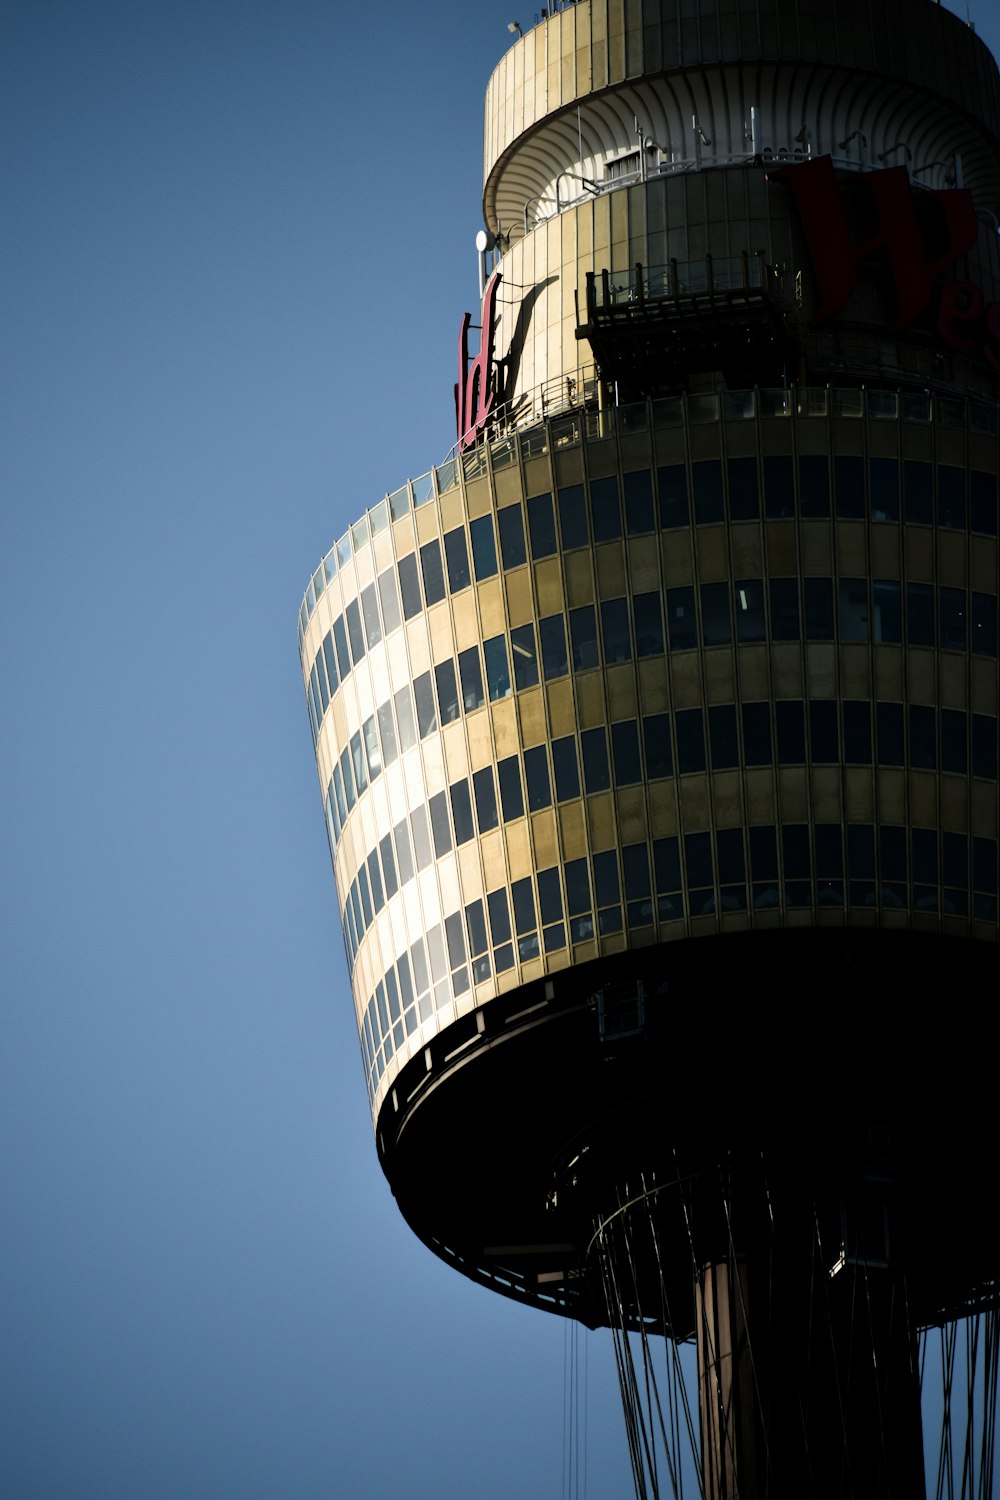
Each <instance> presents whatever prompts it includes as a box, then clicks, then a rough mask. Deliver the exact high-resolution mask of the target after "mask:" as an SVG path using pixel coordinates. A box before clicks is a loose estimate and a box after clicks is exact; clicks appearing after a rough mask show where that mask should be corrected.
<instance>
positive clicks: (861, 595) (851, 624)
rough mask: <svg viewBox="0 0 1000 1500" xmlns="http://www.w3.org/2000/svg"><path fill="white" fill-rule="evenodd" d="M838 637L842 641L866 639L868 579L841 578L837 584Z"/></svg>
mask: <svg viewBox="0 0 1000 1500" xmlns="http://www.w3.org/2000/svg"><path fill="white" fill-rule="evenodd" d="M839 600H840V638H841V640H842V641H866V640H867V639H868V580H867V579H866V578H842V579H841V580H840V585H839Z"/></svg>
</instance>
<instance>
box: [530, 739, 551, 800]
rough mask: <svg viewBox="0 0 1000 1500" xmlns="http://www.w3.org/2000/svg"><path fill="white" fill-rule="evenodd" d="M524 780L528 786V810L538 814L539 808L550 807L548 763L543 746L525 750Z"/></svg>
mask: <svg viewBox="0 0 1000 1500" xmlns="http://www.w3.org/2000/svg"><path fill="white" fill-rule="evenodd" d="M524 779H525V781H526V782H527V784H528V810H529V811H530V812H538V811H539V809H540V808H543V807H551V805H552V789H551V787H550V786H549V762H548V758H547V756H546V754H545V746H544V745H535V746H534V747H533V748H532V749H531V750H525V752H524Z"/></svg>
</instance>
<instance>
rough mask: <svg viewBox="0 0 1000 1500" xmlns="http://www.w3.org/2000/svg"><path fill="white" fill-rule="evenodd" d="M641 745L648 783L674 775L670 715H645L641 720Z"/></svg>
mask: <svg viewBox="0 0 1000 1500" xmlns="http://www.w3.org/2000/svg"><path fill="white" fill-rule="evenodd" d="M642 743H643V749H644V751H645V753H646V775H647V777H648V778H649V780H650V781H656V780H658V779H659V778H660V777H663V776H672V775H673V774H674V761H673V755H672V753H671V748H670V715H669V714H645V715H643V720H642Z"/></svg>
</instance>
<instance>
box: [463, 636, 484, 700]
mask: <svg viewBox="0 0 1000 1500" xmlns="http://www.w3.org/2000/svg"><path fill="white" fill-rule="evenodd" d="M458 672H459V676H460V677H461V679H462V704H463V707H464V708H465V711H466V713H471V712H472V710H473V709H476V708H482V706H483V703H484V701H485V699H484V696H483V672H482V668H481V667H480V665H479V647H478V646H470V647H469V648H468V650H467V651H462V652H460V653H459V657H458Z"/></svg>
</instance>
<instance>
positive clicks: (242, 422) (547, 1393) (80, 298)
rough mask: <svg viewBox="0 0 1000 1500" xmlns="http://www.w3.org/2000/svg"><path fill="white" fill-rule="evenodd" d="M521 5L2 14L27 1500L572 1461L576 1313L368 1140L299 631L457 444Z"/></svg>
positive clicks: (8, 891)
mask: <svg viewBox="0 0 1000 1500" xmlns="http://www.w3.org/2000/svg"><path fill="white" fill-rule="evenodd" d="M970 13H971V16H972V18H973V20H975V21H977V23H978V27H979V30H980V34H981V35H982V36H983V37H984V38H985V39H986V40H987V41H988V42H990V43H991V45H993V47H994V50H996V49H997V48H998V46H1000V17H998V15H997V12H996V9H995V6H994V4H993V0H973V3H972V4H971V7H970ZM515 14H517V13H516V12H514V11H506V10H501V9H497V8H495V7H490V6H482V5H480V6H475V7H473V6H468V7H464V8H462V7H455V6H445V5H444V4H442V3H440V0H431V3H429V4H425V5H424V6H422V7H415V6H404V5H401V4H398V3H389V4H387V5H383V6H382V7H380V8H374V7H372V8H364V7H362V6H355V7H353V8H351V9H348V8H347V7H345V6H338V5H335V4H329V3H327V4H321V3H319V0H285V3H283V4H282V5H281V6H280V7H279V6H278V5H277V4H274V3H271V4H263V3H254V0H242V3H236V0H169V3H167V0H117V3H116V0H89V3H82V0H62V3H57V0H9V3H8V5H7V6H6V7H5V10H4V13H3V17H2V21H0V52H2V58H0V66H2V69H3V73H4V80H3V89H2V98H0V117H2V135H3V162H4V193H3V207H2V226H0V255H2V259H3V271H4V274H3V277H2V290H0V299H2V317H3V322H2V332H3V357H2V372H0V378H2V412H3V430H2V448H0V452H2V456H3V460H2V461H3V478H2V484H3V491H2V499H3V504H2V512H0V514H2V526H3V531H2V547H0V569H2V589H0V611H2V630H3V634H2V640H3V655H2V668H0V670H2V672H3V683H4V687H3V699H2V701H3V705H4V711H5V712H4V729H3V734H2V739H0V745H2V756H3V776H2V778H0V798H2V810H0V832H2V839H3V851H4V857H3V867H2V875H0V879H2V883H3V884H2V907H0V910H2V912H3V934H2V946H0V1048H2V1051H0V1139H2V1159H0V1205H2V1207H0V1285H2V1288H3V1291H2V1294H0V1296H2V1304H0V1491H2V1493H3V1495H4V1497H5V1500H7V1497H8V1496H9V1497H10V1500H137V1497H142V1500H160V1497H163V1500H168V1497H169V1500H176V1497H180V1496H183V1497H185V1500H202V1497H205V1500H208V1497H212V1500H230V1497H232V1500H264V1497H275V1500H277V1497H282V1500H285V1497H294V1500H320V1497H324V1500H325V1497H338V1500H339V1497H341V1496H343V1497H365V1500H381V1497H383V1496H384V1497H386V1500H388V1497H390V1496H391V1497H393V1500H397V1497H399V1496H400V1495H415V1496H419V1497H422V1496H434V1497H437V1500H460V1497H461V1500H467V1497H469V1496H476V1497H477V1500H508V1497H510V1496H513V1495H516V1496H518V1497H519V1500H534V1497H536V1496H537V1497H546V1500H551V1497H556V1496H560V1495H562V1494H563V1492H564V1489H565V1486H564V1483H563V1448H564V1358H565V1327H564V1325H563V1324H562V1323H561V1322H559V1321H558V1320H556V1319H553V1318H549V1317H547V1316H545V1315H544V1314H540V1313H538V1314H536V1313H532V1312H529V1311H527V1310H525V1309H521V1308H517V1307H515V1306H513V1305H512V1304H510V1303H508V1302H506V1301H504V1300H503V1299H502V1298H499V1297H495V1296H492V1295H490V1294H489V1293H487V1292H485V1291H482V1290H480V1289H478V1288H476V1287H474V1286H472V1285H471V1284H470V1283H467V1282H465V1281H464V1280H463V1279H462V1278H461V1277H459V1276H457V1275H456V1274H455V1273H454V1272H452V1271H450V1270H448V1269H447V1268H446V1267H444V1266H443V1265H441V1264H440V1263H439V1262H438V1261H436V1260H435V1258H434V1257H433V1256H432V1255H431V1254H430V1253H429V1252H428V1251H427V1250H425V1249H424V1248H423V1246H422V1245H420V1244H419V1243H418V1242H417V1241H416V1240H415V1239H414V1238H413V1236H412V1235H411V1234H410V1232H409V1231H408V1230H407V1229H406V1227H405V1225H404V1224H403V1223H402V1221H401V1219H400V1218H399V1215H398V1214H397V1213H396V1211H395V1208H394V1205H393V1203H392V1200H391V1197H390V1194H389V1192H388V1189H387V1187H386V1185H385V1183H384V1181H383V1179H382V1176H381V1173H380V1171H379V1168H378V1164H377V1159H376V1155H375V1149H374V1144H373V1141H372V1133H371V1123H370V1116H369V1114H368V1106H367V1100H366V1095H365V1089H364V1080H363V1075H362V1068H361V1064H360V1060H359V1051H358V1043H357V1036H356V1032H355V1028H354V1021H353V1016H352V1011H351V1006H350V1002H349V995H348V987H347V977H346V968H345V963H344V957H343V946H342V942H341V938H340V933H339V927H338V923H337V917H336V909H335V899H334V888H333V882H332V877H331V874H330V868H329V855H328V851H327V845H326V837H325V833H324V830H323V819H322V813H321V804H320V798H319V793H318V789H317V784H316V775H315V769H314V766H313V761H312V753H311V746H310V739H309V731H308V726H307V721H306V713H305V707H304V703H303V698H302V689H301V680H300V677H299V670H298V663H297V657H296V643H295V622H296V614H297V610H298V604H299V600H300V598H301V595H302V591H303V588H304V586H305V584H306V582H307V580H308V576H309V573H310V572H311V570H312V568H313V567H314V566H315V565H316V562H317V561H318V559H319V558H320V556H321V555H322V553H323V552H324V551H325V550H326V548H327V547H328V546H329V545H330V543H331V542H332V540H333V539H334V538H335V536H338V535H340V533H341V532H342V531H343V530H344V529H345V527H346V526H347V524H348V523H349V522H350V521H351V520H353V519H355V518H356V517H357V515H358V514H359V513H360V512H361V510H362V509H363V508H364V507H365V506H366V505H371V504H373V503H374V502H375V501H376V500H377V499H378V498H380V497H381V495H383V494H384V493H385V492H386V491H387V490H389V489H394V488H395V487H396V486H397V485H399V484H400V483H401V482H402V481H403V480H404V479H405V478H406V477H407V475H412V474H416V473H420V472H422V471H424V470H426V469H427V468H429V467H430V466H431V465H432V464H433V463H436V462H439V461H440V460H441V459H443V458H444V456H445V454H446V452H447V450H448V448H449V445H450V443H451V441H452V437H453V433H452V406H451V384H452V381H453V379H454V370H453V365H454V359H455V344H456V337H457V332H458V323H459V319H460V317H461V314H462V313H463V312H464V311H466V310H467V309H472V308H473V307H474V302H475V298H476V272H475V260H474V252H473V238H474V235H475V232H476V230H477V228H478V227H479V226H480V222H481V220H480V206H479V203H480V189H481V160H482V156H481V135H482V94H483V89H484V87H485V83H486V80H487V78H488V76H489V73H490V71H491V70H492V68H493V66H494V64H495V63H496V61H497V59H498V58H499V57H500V55H501V54H502V52H503V51H504V50H505V48H506V46H507V43H508V42H509V40H510V38H509V35H508V32H507V21H508V20H510V19H511V18H512V17H513V15H515ZM963 14H964V7H963ZM519 19H520V20H522V21H523V22H524V23H525V24H527V23H528V22H529V21H530V19H531V16H530V15H529V14H528V13H523V14H520V16H519ZM584 1348H585V1350H586V1361H587V1378H588V1387H589V1401H588V1403H587V1428H588V1439H589V1440H588V1445H587V1485H586V1495H587V1496H588V1497H589V1500H604V1497H608V1500H610V1497H618V1496H622V1495H624V1494H626V1493H628V1492H629V1487H630V1479H629V1475H628V1464H627V1454H626V1447H625V1441H624V1436H623V1433H622V1431H621V1419H620V1415H619V1412H618V1409H617V1391H616V1387H615V1385H614V1378H613V1371H612V1360H611V1352H610V1345H609V1342H608V1340H607V1337H606V1336H605V1335H592V1336H590V1337H588V1338H587V1339H586V1340H584V1341H583V1342H582V1344H581V1349H584ZM579 1358H580V1360H581V1361H582V1359H583V1358H584V1355H583V1353H581V1354H580V1355H579ZM581 1492H582V1491H581Z"/></svg>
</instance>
